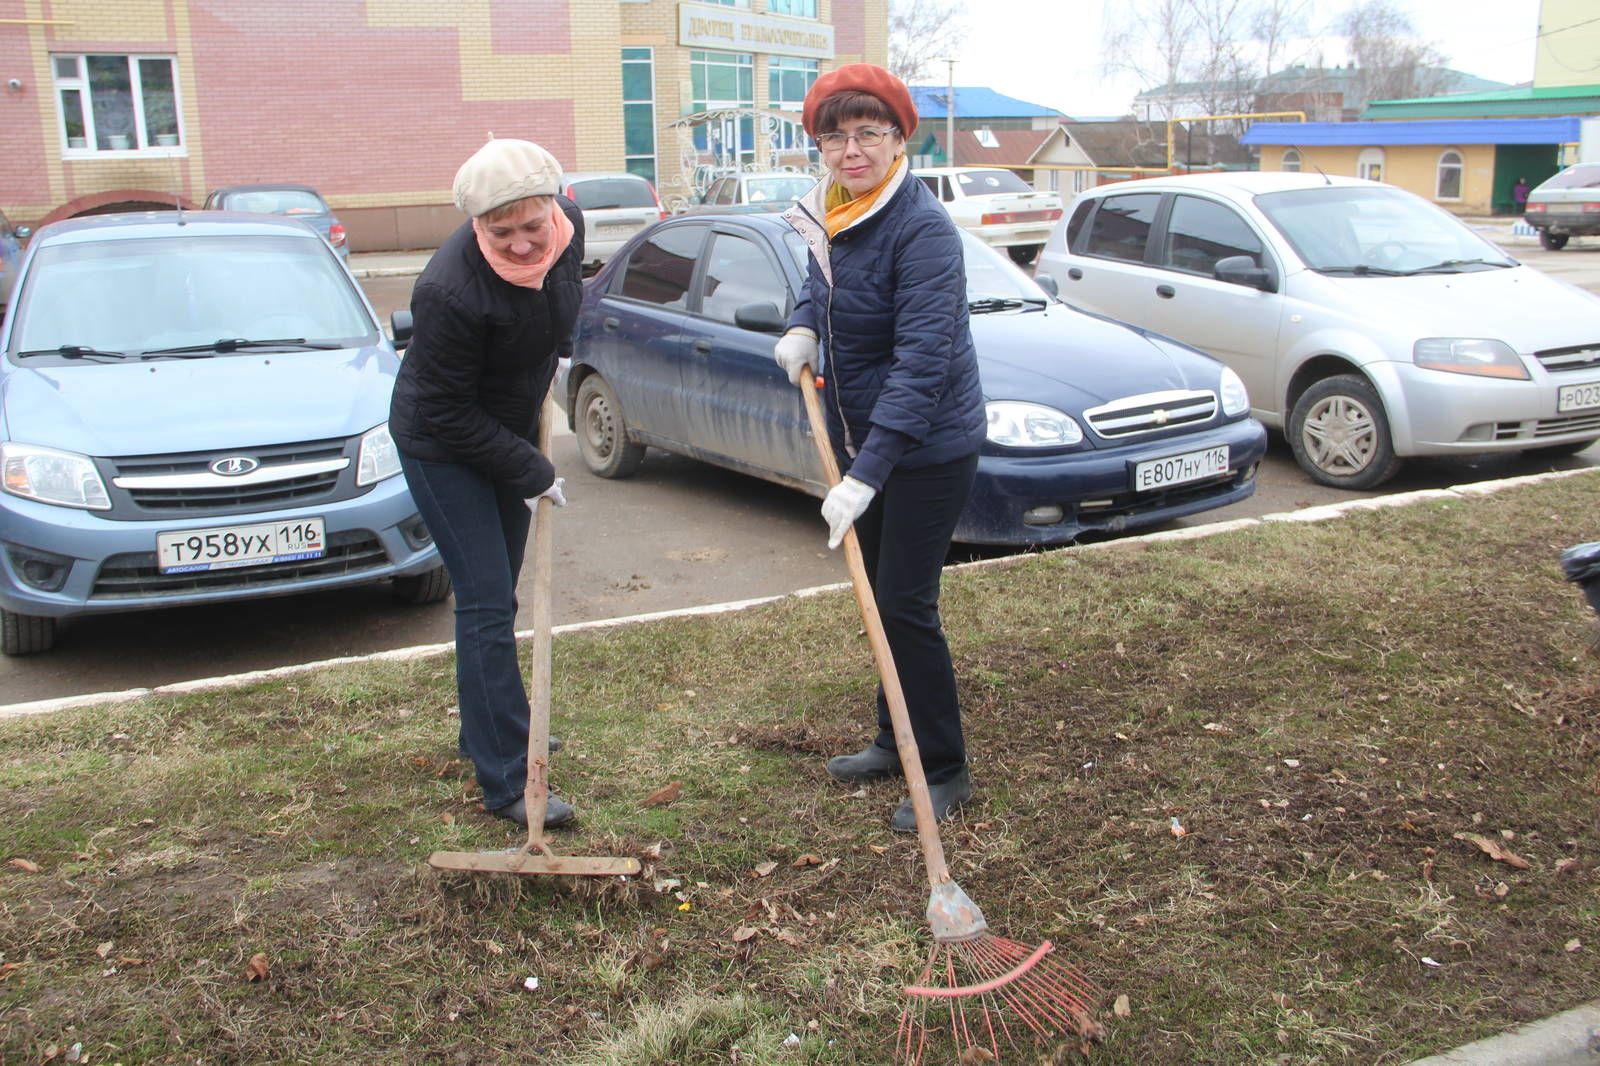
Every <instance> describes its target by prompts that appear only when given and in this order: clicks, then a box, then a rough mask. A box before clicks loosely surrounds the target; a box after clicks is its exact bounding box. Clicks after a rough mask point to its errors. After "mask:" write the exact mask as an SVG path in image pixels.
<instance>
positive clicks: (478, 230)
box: [472, 196, 573, 289]
mask: <svg viewBox="0 0 1600 1066" xmlns="http://www.w3.org/2000/svg"><path fill="white" fill-rule="evenodd" d="M550 228H551V229H552V230H554V233H553V234H552V235H551V238H550V243H549V244H548V245H546V246H545V249H544V255H542V256H540V257H539V259H538V261H537V262H534V263H518V262H514V261H512V260H511V259H509V258H507V257H506V256H504V255H501V254H500V253H499V252H497V251H495V250H494V249H493V248H491V247H490V246H489V240H488V236H487V234H485V233H484V228H483V222H482V221H481V220H480V219H476V218H475V219H473V220H472V232H473V235H474V236H476V237H477V238H478V251H480V252H482V253H483V257H484V259H486V260H488V261H489V266H490V267H492V268H493V269H494V272H495V273H496V274H499V275H500V277H501V278H503V279H504V280H506V281H509V282H510V283H511V284H513V285H520V286H522V287H523V288H524V289H542V288H544V277H545V275H546V274H548V273H550V268H551V267H552V266H554V265H555V262H556V260H557V259H559V258H561V253H562V252H564V251H566V250H567V245H569V244H571V243H572V234H573V228H572V219H570V218H568V217H567V213H566V212H565V211H563V210H561V205H560V204H558V203H556V201H555V197H553V196H552V197H551V198H550Z"/></svg>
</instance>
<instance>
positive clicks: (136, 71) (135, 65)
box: [50, 52, 189, 159]
mask: <svg viewBox="0 0 1600 1066" xmlns="http://www.w3.org/2000/svg"><path fill="white" fill-rule="evenodd" d="M90 56H116V57H118V58H121V59H123V60H125V61H126V62H127V64H128V88H129V93H130V95H131V96H132V103H133V125H134V136H135V138H136V139H137V141H138V144H137V145H134V146H132V147H128V148H96V147H94V146H95V144H96V143H97V142H98V140H99V138H98V137H97V136H96V134H95V128H94V101H93V100H92V99H90V96H89V77H88V73H87V64H88V61H89V57H90ZM63 59H71V60H73V61H74V62H75V63H76V64H77V76H76V77H70V78H63V77H61V74H60V71H59V69H58V67H57V64H58V63H59V61H61V60H63ZM157 59H159V60H163V61H165V62H166V63H167V64H168V65H169V66H170V67H171V68H172V107H173V117H174V118H175V119H176V120H177V123H178V143H177V144H175V145H155V144H150V143H149V142H150V134H149V131H148V130H147V129H146V127H145V116H144V84H143V82H142V80H141V78H140V64H141V63H142V62H143V61H145V60H157ZM50 77H51V79H52V81H53V82H54V86H55V102H56V128H57V130H58V132H59V133H60V135H61V158H63V159H149V158H170V157H174V156H177V157H186V156H188V154H189V147H188V145H189V140H188V135H187V133H186V132H185V130H184V128H183V96H182V89H181V86H180V85H179V81H178V57H177V56H174V55H163V54H161V53H157V52H52V53H50ZM68 90H75V91H76V92H77V93H78V99H79V100H80V101H81V103H82V107H83V135H84V136H83V141H84V147H82V148H73V147H69V146H68V144H67V111H66V108H65V107H63V106H62V101H61V94H62V93H63V92H64V91H68Z"/></svg>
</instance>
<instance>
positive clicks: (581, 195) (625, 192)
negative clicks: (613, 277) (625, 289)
mask: <svg viewBox="0 0 1600 1066" xmlns="http://www.w3.org/2000/svg"><path fill="white" fill-rule="evenodd" d="M561 194H562V195H563V196H565V197H566V198H567V199H569V200H571V201H572V202H573V203H575V204H577V205H578V207H579V208H580V209H581V210H582V211H583V268H584V270H585V272H591V271H594V270H598V269H599V268H600V266H601V265H602V264H603V263H605V262H606V261H607V260H608V259H610V258H611V257H612V256H614V255H616V254H617V249H619V248H621V247H622V246H623V245H624V244H627V243H628V242H629V241H630V240H632V239H633V235H634V234H635V233H638V232H639V231H640V230H642V229H644V228H645V227H646V226H648V225H650V224H651V223H652V222H659V221H661V220H662V219H664V218H666V217H667V213H666V212H665V211H663V210H662V209H661V197H659V196H657V195H656V187H655V186H654V185H651V184H650V183H649V182H648V181H646V180H645V179H644V178H641V177H639V175H637V174H629V173H627V172H625V171H616V172H614V173H593V172H592V173H584V174H568V175H566V176H564V177H563V178H562V179H561Z"/></svg>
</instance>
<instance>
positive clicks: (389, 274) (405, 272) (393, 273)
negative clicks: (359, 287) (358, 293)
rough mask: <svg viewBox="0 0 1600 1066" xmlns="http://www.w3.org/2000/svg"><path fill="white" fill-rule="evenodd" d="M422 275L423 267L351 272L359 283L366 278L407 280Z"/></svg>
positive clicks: (359, 269)
mask: <svg viewBox="0 0 1600 1066" xmlns="http://www.w3.org/2000/svg"><path fill="white" fill-rule="evenodd" d="M420 273H422V267H420V266H415V267H409V266H398V267H357V268H355V269H354V270H351V271H350V274H351V276H352V277H354V278H355V279H356V280H357V281H362V280H365V279H366V278H405V277H410V276H412V275H414V274H420Z"/></svg>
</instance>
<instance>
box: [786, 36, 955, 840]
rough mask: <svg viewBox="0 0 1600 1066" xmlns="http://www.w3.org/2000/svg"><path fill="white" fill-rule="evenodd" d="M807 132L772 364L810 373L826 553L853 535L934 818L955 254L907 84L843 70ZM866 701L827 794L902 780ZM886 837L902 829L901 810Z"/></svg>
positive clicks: (949, 754) (944, 774)
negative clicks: (800, 283)
mask: <svg viewBox="0 0 1600 1066" xmlns="http://www.w3.org/2000/svg"><path fill="white" fill-rule="evenodd" d="M803 120H804V122H805V127H806V132H807V133H809V134H810V135H811V136H812V138H813V139H814V140H815V141H816V142H817V145H818V146H819V147H820V148H821V150H822V160H823V163H824V164H825V165H826V166H827V170H828V173H827V175H826V176H825V177H824V178H823V179H822V181H821V182H819V183H818V184H817V187H816V188H815V189H813V190H812V191H811V193H810V194H809V195H807V197H806V198H805V199H804V200H802V201H801V202H800V203H799V204H797V205H796V206H795V207H793V208H791V209H790V210H789V211H787V212H785V214H784V218H786V219H787V220H788V221H789V223H790V225H792V226H794V228H795V230H796V231H797V232H799V234H800V235H801V236H802V237H804V238H805V240H806V243H807V245H808V246H809V247H810V250H811V261H810V267H809V271H808V274H807V278H806V288H805V293H804V295H803V297H802V298H801V300H800V301H799V303H798V304H797V305H796V307H795V309H794V313H793V315H791V316H790V319H789V329H788V331H787V332H786V333H785V334H784V336H783V337H782V338H781V339H780V340H779V341H778V345H777V348H776V351H775V353H774V354H775V356H776V358H777V360H778V362H779V364H780V365H782V366H783V367H784V369H785V370H787V371H788V373H789V380H790V381H791V382H794V383H795V384H799V381H800V370H801V367H803V366H806V365H810V366H811V367H813V368H814V369H816V370H817V371H819V372H820V373H821V374H822V375H823V377H824V380H825V384H824V391H823V406H824V408H825V409H826V411H827V413H828V431H829V435H830V437H831V438H832V444H833V448H834V451H835V452H836V453H838V455H839V466H840V469H842V470H845V471H846V472H847V473H846V476H845V477H844V479H843V480H842V481H841V482H840V483H839V484H838V485H837V486H836V487H834V489H833V490H832V491H830V492H829V493H828V496H827V499H826V500H824V501H823V504H822V516H823V518H824V519H825V520H826V521H827V523H828V528H829V539H828V546H829V547H830V548H836V547H838V546H839V544H840V542H841V541H842V540H843V538H844V534H845V531H846V530H847V529H849V528H850V526H851V525H852V524H854V526H855V530H856V536H857V537H858V538H859V539H860V542H861V550H862V554H863V555H864V556H865V559H866V564H867V575H868V577H869V579H870V580H871V583H872V589H873V595H874V598H875V599H876V601H877V604H878V611H879V613H880V614H881V615H882V616H883V623H884V630H885V633H886V634H887V636H888V638H889V647H890V650H891V651H892V652H893V654H894V661H895V665H896V667H897V668H898V672H899V674H900V682H901V685H902V687H903V688H904V690H905V696H906V706H907V709H908V710H909V712H910V716H911V725H912V729H913V731H914V732H915V734H916V738H917V747H918V749H919V751H920V752H921V755H922V766H923V771H924V773H925V774H926V775H927V779H928V789H929V792H930V793H931V795H932V798H933V809H934V814H935V815H936V816H937V817H938V818H939V819H940V820H941V821H942V820H944V819H946V818H949V817H950V815H951V814H953V813H954V812H955V811H956V810H957V809H959V808H960V807H961V805H962V804H963V803H965V802H966V801H967V800H968V799H970V798H971V796H972V785H971V781H970V778H969V776H968V772H967V756H966V744H965V741H964V739H963V736H962V731H961V709H960V705H959V703H958V702H957V698H956V679H955V671H954V668H953V667H952V665H951V662H950V648H949V645H948V644H947V643H946V642H945V637H944V630H943V628H942V626H941V625H940V622H939V576H940V570H941V568H942V567H943V565H944V558H945V555H946V553H947V552H948V551H949V549H950V538H951V535H952V534H953V533H954V532H955V527H956V520H957V519H958V518H959V517H960V516H961V512H962V509H963V508H964V507H965V506H966V502H967V497H968V495H969V494H970V493H971V491H972V481H973V477H974V475H975V474H976V473H977V469H978V448H979V446H980V445H981V444H982V443H983V439H984V431H985V415H984V408H983V393H982V389H981V387H980V385H979V382H978V362H977V356H976V353H975V352H974V350H973V346H972V334H971V331H970V330H969V328H968V323H967V292H966V275H965V272H964V270H963V269H962V256H961V241H960V238H959V236H958V235H957V232H956V228H955V224H954V223H953V222H952V221H951V220H950V215H949V214H948V212H946V211H945V209H944V208H943V207H942V206H940V204H939V202H938V201H937V200H935V199H934V197H933V194H932V193H930V192H929V191H928V189H927V187H926V186H925V185H923V183H922V182H921V181H919V180H917V179H916V178H914V177H912V176H911V173H910V169H909V167H908V164H907V161H906V158H905V144H906V139H907V138H908V137H909V136H910V135H911V133H912V131H914V130H915V129H916V126H917V111H916V107H915V106H914V105H913V104H912V102H911V94H910V93H909V92H908V91H907V89H906V87H905V84H904V83H903V82H901V81H900V79H898V78H896V77H895V76H894V75H892V74H890V73H889V72H888V71H886V70H884V69H882V68H881V67H875V66H872V65H870V64H866V63H854V64H849V65H847V66H843V67H840V68H839V69H838V70H835V71H830V72H829V73H827V74H825V75H823V76H822V77H820V78H818V79H817V81H816V84H815V85H813V86H812V88H811V91H810V92H809V93H807V94H806V100H805V106H804V111H803ZM900 772H901V771H900V760H899V755H898V754H897V753H896V751H895V741H894V729H893V726H892V725H891V723H890V719H889V709H888V704H887V703H886V702H885V700H884V694H883V688H882V686H881V685H880V686H879V689H878V736H877V739H876V740H875V741H874V742H873V743H872V744H869V745H867V747H866V748H865V749H864V750H862V751H860V752H858V753H856V754H854V755H841V756H837V757H836V758H833V759H830V760H829V761H828V773H829V774H830V775H832V776H833V777H834V778H835V779H836V780H838V781H843V782H850V783H854V782H860V781H872V780H877V779H879V778H884V777H889V776H893V775H898V774H899V773H900ZM890 825H891V826H892V827H893V828H894V829H896V830H899V831H902V832H912V831H914V830H915V828H916V823H915V819H914V817H913V815H912V810H911V801H910V800H909V799H907V800H905V801H904V802H903V803H901V804H900V807H899V809H898V810H896V811H895V813H894V817H893V818H892V819H891V820H890Z"/></svg>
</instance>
